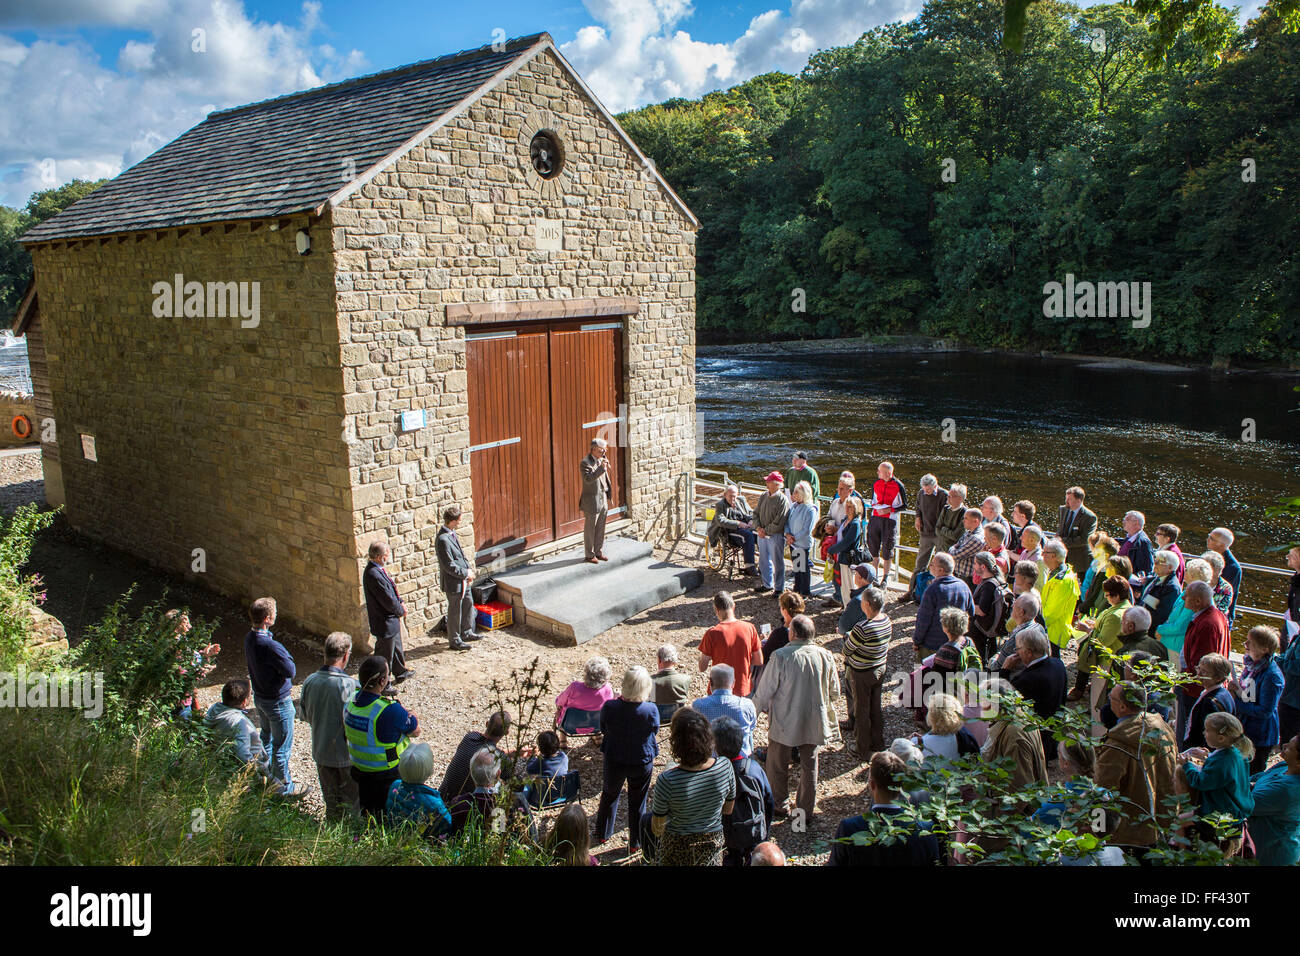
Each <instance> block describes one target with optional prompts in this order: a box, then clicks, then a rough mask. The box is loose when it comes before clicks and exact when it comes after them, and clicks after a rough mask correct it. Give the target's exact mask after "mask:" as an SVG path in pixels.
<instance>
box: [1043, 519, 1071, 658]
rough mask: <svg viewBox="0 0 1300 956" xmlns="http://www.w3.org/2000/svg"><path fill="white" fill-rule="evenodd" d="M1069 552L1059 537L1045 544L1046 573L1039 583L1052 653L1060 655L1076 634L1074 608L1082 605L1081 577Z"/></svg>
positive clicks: (1055, 655)
mask: <svg viewBox="0 0 1300 956" xmlns="http://www.w3.org/2000/svg"><path fill="white" fill-rule="evenodd" d="M1066 553H1067V552H1066V547H1065V545H1064V544H1063V543H1062V542H1061V541H1060V540H1055V541H1049V542H1047V544H1046V545H1045V546H1044V547H1043V564H1044V565H1046V566H1047V576H1046V578H1045V579H1043V580H1042V581H1041V583H1040V588H1039V593H1040V594H1042V596H1043V619H1044V620H1046V621H1047V637H1048V639H1050V640H1051V642H1052V650H1051V654H1052V656H1053V657H1060V656H1061V650H1062V649H1063V648H1065V647H1066V646H1067V645H1068V644H1069V643H1070V639H1071V638H1072V637H1073V636H1074V633H1075V632H1074V627H1073V625H1074V612H1075V610H1076V609H1077V608H1078V607H1079V579H1078V578H1077V577H1075V575H1074V568H1072V567H1070V565H1069V563H1068V562H1067V561H1066Z"/></svg>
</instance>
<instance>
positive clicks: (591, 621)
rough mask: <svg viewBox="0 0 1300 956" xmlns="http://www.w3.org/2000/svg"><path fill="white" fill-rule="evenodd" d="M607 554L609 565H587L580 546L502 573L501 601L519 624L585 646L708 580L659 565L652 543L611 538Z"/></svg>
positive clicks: (696, 573) (498, 578)
mask: <svg viewBox="0 0 1300 956" xmlns="http://www.w3.org/2000/svg"><path fill="white" fill-rule="evenodd" d="M605 554H606V555H608V556H609V560H608V561H602V562H600V563H599V564H588V563H587V562H586V561H585V560H583V555H582V549H581V548H580V547H579V548H576V549H573V550H569V551H562V552H560V553H558V554H554V555H552V556H551V557H549V558H546V559H545V560H543V561H538V562H537V563H535V564H529V565H525V566H524V567H522V568H515V569H512V570H510V571H505V572H502V573H501V574H498V575H497V576H496V578H495V580H496V582H497V599H498V600H500V601H506V602H509V603H510V605H511V606H512V607H513V608H514V613H513V617H514V620H515V621H516V622H517V623H520V624H526V625H528V626H529V627H534V628H537V629H538V630H541V631H545V632H547V633H548V634H551V635H553V636H554V637H556V638H558V639H559V640H561V641H563V642H565V643H569V644H584V643H586V642H587V641H589V640H591V639H592V638H593V637H596V636H598V635H600V634H603V633H604V632H605V631H607V630H609V629H610V628H611V627H614V626H615V625H616V624H619V623H621V622H623V621H626V620H627V619H628V618H630V617H633V616H635V615H637V614H639V613H640V612H642V611H644V610H645V609H646V608H651V607H654V606H655V605H657V604H662V603H663V602H664V601H667V600H669V599H671V598H674V597H677V596H678V595H679V594H684V593H685V592H687V591H690V590H692V589H694V588H696V587H699V585H700V583H701V582H702V581H703V580H704V575H703V573H702V572H701V571H700V570H699V569H698V568H686V567H681V566H678V565H674V564H669V563H668V562H665V561H659V560H656V559H655V558H654V556H653V549H652V548H651V546H650V545H649V544H646V543H644V542H641V541H637V540H635V539H632V538H607V539H606V540H605Z"/></svg>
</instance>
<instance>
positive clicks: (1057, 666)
mask: <svg viewBox="0 0 1300 956" xmlns="http://www.w3.org/2000/svg"><path fill="white" fill-rule="evenodd" d="M1016 657H1017V658H1019V659H1020V663H1021V667H1020V669H1019V670H1018V671H1016V673H1015V674H1013V675H1012V676H1011V686H1012V687H1014V688H1015V689H1016V690H1018V691H1019V692H1020V694H1021V696H1022V697H1024V698H1025V699H1026V700H1028V701H1029V702H1031V703H1032V704H1033V705H1034V713H1035V714H1037V715H1038V716H1039V717H1044V718H1047V717H1054V716H1056V713H1057V711H1059V710H1060V709H1061V705H1062V704H1064V703H1065V685H1066V683H1067V681H1068V678H1067V677H1066V672H1065V664H1063V663H1062V662H1061V659H1060V658H1059V657H1053V656H1052V651H1051V645H1050V644H1046V643H1044V642H1043V635H1042V634H1041V633H1040V632H1038V631H1037V630H1030V629H1025V630H1024V631H1021V632H1020V633H1019V634H1018V635H1017V636H1016ZM1042 736H1043V755H1044V757H1045V758H1048V759H1052V758H1055V756H1056V740H1055V738H1054V737H1053V736H1052V733H1051V731H1049V730H1047V729H1046V728H1043V730H1042Z"/></svg>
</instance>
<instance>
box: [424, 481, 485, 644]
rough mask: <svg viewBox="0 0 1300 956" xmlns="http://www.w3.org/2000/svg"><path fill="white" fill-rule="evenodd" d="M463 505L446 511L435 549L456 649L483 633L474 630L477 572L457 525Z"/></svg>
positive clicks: (450, 634)
mask: <svg viewBox="0 0 1300 956" xmlns="http://www.w3.org/2000/svg"><path fill="white" fill-rule="evenodd" d="M460 516H461V510H460V506H459V505H452V506H451V507H450V508H448V509H447V510H446V511H444V512H443V513H442V527H441V528H440V529H438V537H437V539H436V540H435V541H434V544H433V549H434V551H435V552H436V553H437V555H438V575H439V579H440V583H441V585H442V590H443V593H444V594H446V595H447V641H448V642H449V643H450V645H451V649H452V650H453V651H467V650H469V644H467V643H466V642H467V641H477V640H478V639H479V637H480V636H481V635H479V634H475V633H474V597H473V593H472V592H471V591H470V589H469V586H470V584H472V583H473V581H474V572H473V571H471V570H470V569H469V561H468V560H467V559H466V557H465V552H464V550H462V549H461V546H460V538H459V537H457V535H456V528H457V527H458V526H459V525H460Z"/></svg>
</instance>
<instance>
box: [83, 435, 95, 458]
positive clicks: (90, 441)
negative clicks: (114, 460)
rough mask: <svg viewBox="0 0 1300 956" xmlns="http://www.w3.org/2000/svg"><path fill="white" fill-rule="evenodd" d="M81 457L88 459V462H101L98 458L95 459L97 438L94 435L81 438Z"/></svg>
mask: <svg viewBox="0 0 1300 956" xmlns="http://www.w3.org/2000/svg"><path fill="white" fill-rule="evenodd" d="M81 455H82V457H83V458H85V459H86V461H98V460H99V459H98V458H96V457H95V436H94V435H82V436H81Z"/></svg>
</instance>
